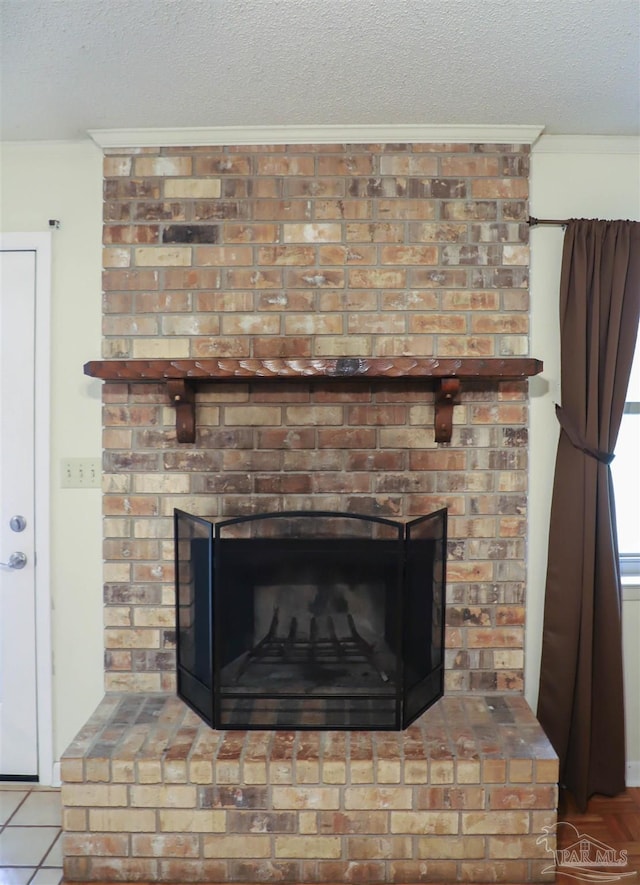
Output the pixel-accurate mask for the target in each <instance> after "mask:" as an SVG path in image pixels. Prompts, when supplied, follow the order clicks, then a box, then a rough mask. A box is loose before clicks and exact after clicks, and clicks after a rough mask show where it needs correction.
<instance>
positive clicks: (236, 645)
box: [174, 510, 447, 730]
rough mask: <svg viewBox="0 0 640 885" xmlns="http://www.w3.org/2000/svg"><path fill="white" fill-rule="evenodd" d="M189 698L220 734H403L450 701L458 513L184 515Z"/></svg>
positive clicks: (180, 647) (182, 654) (181, 663)
mask: <svg viewBox="0 0 640 885" xmlns="http://www.w3.org/2000/svg"><path fill="white" fill-rule="evenodd" d="M174 519H175V542H176V545H175V549H176V625H177V669H178V674H177V675H178V680H177V681H178V694H179V695H180V697H181V698H182V699H183V700H184V701H185V702H186V703H187V704H189V705H190V706H191V707H192V708H193V709H194V710H196V712H197V713H199V714H200V716H201V717H202V718H203V719H204V720H205V721H206V722H207V723H208V724H209V725H211V726H212V727H213V728H220V729H252V728H260V729H340V728H344V729H375V730H400V729H403V728H406V727H407V726H408V725H409V724H410V723H411V722H413V720H414V719H416V718H417V717H418V716H420V714H421V713H423V712H424V710H426V709H427V707H429V706H430V705H431V704H432V703H433V702H434V701H436V700H437V699H438V698H439V697H441V696H442V690H443V654H444V651H443V647H444V642H443V639H444V593H445V563H446V534H447V512H446V510H438V511H436V512H434V513H432V514H430V515H428V516H424V517H421V518H420V519H416V520H413V521H412V522H409V523H406V524H404V523H399V522H395V521H393V520H389V519H382V518H377V517H370V516H362V515H356V514H347V513H329V512H306V511H305V512H284V513H266V514H261V515H257V516H249V517H240V518H237V519H229V520H225V521H222V522H216V523H213V522H211V521H210V520H208V519H204V518H202V517H198V516H193V515H190V514H188V513H185V512H184V511H181V510H176V511H175V517H174Z"/></svg>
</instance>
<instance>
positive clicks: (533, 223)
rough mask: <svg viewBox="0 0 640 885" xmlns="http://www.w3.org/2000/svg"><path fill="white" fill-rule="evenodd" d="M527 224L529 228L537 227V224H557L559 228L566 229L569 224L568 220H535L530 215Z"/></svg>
mask: <svg viewBox="0 0 640 885" xmlns="http://www.w3.org/2000/svg"><path fill="white" fill-rule="evenodd" d="M527 224H528V225H529V227H535V226H536V225H537V224H556V225H558V226H559V227H564V225H565V224H569V219H568V218H535V217H534V216H533V215H530V216H529V217H528V218H527Z"/></svg>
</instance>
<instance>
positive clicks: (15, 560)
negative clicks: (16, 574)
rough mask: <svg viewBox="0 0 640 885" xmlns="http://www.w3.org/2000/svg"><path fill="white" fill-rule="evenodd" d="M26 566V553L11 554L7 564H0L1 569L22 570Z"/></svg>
mask: <svg viewBox="0 0 640 885" xmlns="http://www.w3.org/2000/svg"><path fill="white" fill-rule="evenodd" d="M26 564H27V556H26V553H20V552H18V553H12V554H11V556H10V557H9V562H0V565H1V566H2V567H3V568H15V569H21V568H24V567H25V565H26Z"/></svg>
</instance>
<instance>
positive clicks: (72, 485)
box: [60, 458, 102, 489]
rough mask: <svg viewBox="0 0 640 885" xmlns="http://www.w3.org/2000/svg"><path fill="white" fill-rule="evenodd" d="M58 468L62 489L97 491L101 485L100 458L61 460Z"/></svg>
mask: <svg viewBox="0 0 640 885" xmlns="http://www.w3.org/2000/svg"><path fill="white" fill-rule="evenodd" d="M60 467H61V470H60V485H61V487H62V488H63V489H99V488H100V486H101V485H102V465H101V463H100V458H63V459H62V461H61V465H60Z"/></svg>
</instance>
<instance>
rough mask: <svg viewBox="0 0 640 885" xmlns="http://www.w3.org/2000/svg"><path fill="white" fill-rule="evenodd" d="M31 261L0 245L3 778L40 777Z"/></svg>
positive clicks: (29, 255) (32, 255)
mask: <svg viewBox="0 0 640 885" xmlns="http://www.w3.org/2000/svg"><path fill="white" fill-rule="evenodd" d="M36 260H37V252H36V250H23V251H22V250H21V251H11V250H6V251H5V250H4V248H3V249H2V250H1V251H0V563H2V564H1V565H0V779H3V778H4V779H7V778H36V777H37V776H38V717H37V690H36V688H37V682H36V586H35V580H36V578H35V571H36V570H35V459H34V441H35V438H34V402H35V398H34V388H35V306H36Z"/></svg>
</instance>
